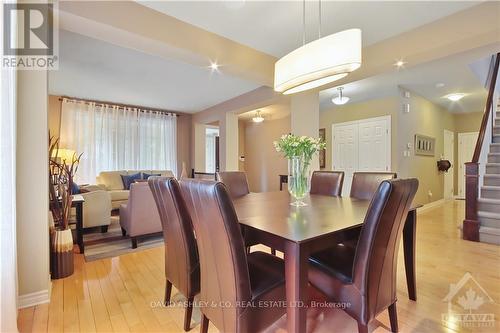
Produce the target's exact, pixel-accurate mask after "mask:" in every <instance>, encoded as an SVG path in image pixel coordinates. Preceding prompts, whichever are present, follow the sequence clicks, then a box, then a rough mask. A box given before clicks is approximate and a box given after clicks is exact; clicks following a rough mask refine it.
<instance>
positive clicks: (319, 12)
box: [318, 0, 321, 38]
mask: <svg viewBox="0 0 500 333" xmlns="http://www.w3.org/2000/svg"><path fill="white" fill-rule="evenodd" d="M318 36H319V38H321V0H319V1H318Z"/></svg>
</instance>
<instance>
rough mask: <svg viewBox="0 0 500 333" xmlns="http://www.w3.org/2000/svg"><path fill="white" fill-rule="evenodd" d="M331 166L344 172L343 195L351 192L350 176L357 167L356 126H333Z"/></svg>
mask: <svg viewBox="0 0 500 333" xmlns="http://www.w3.org/2000/svg"><path fill="white" fill-rule="evenodd" d="M332 133H333V140H332V142H333V154H332V166H333V170H335V171H344V186H343V189H342V192H343V193H344V194H346V193H350V192H351V182H352V174H353V172H354V171H356V169H357V166H358V124H355V123H354V124H346V125H335V124H334V125H333V130H332Z"/></svg>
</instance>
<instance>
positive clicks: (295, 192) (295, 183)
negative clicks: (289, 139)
mask: <svg viewBox="0 0 500 333" xmlns="http://www.w3.org/2000/svg"><path fill="white" fill-rule="evenodd" d="M309 188H310V170H309V161H306V160H305V159H304V158H303V157H292V158H291V159H289V160H288V192H290V195H291V196H292V197H293V198H294V199H295V201H294V202H292V203H290V205H292V206H295V207H301V206H307V204H306V203H304V202H303V201H302V199H304V197H305V196H306V195H307V193H309Z"/></svg>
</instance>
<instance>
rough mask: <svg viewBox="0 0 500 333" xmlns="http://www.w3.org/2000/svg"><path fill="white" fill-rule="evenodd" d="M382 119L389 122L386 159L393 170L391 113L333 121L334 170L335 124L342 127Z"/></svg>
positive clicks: (332, 154) (390, 169)
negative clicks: (338, 121)
mask: <svg viewBox="0 0 500 333" xmlns="http://www.w3.org/2000/svg"><path fill="white" fill-rule="evenodd" d="M380 120H385V121H386V123H387V137H388V138H389V140H387V148H388V149H387V152H386V154H387V156H386V161H387V163H388V164H387V168H388V169H389V170H388V172H389V171H392V117H391V115H386V116H380V117H373V118H364V119H359V120H352V121H345V122H342V123H333V124H332V147H331V150H332V151H331V156H332V170H333V166H334V165H335V163H334V160H333V159H334V158H335V156H334V155H335V154H334V153H333V150H334V147H335V126H337V127H340V126H345V125H354V124H357V125H359V124H361V123H365V122H372V121H380Z"/></svg>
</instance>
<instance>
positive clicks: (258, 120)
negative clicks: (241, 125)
mask: <svg viewBox="0 0 500 333" xmlns="http://www.w3.org/2000/svg"><path fill="white" fill-rule="evenodd" d="M252 121H253V122H254V123H261V122H263V121H264V117H262V115H261V114H260V110H257V112H256V113H255V117H253V118H252Z"/></svg>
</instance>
